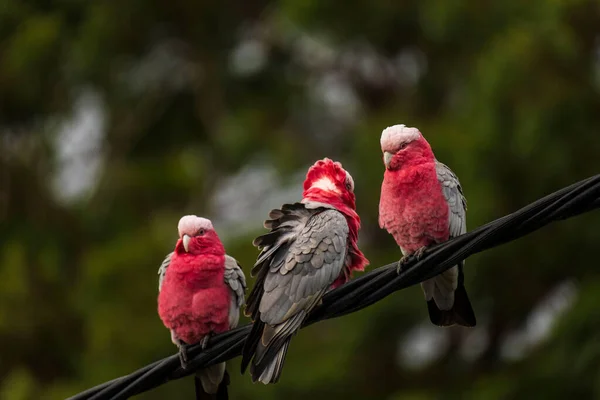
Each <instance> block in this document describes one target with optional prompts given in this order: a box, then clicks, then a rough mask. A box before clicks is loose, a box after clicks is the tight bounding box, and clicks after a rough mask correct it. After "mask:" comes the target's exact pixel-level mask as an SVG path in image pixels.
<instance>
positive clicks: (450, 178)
mask: <svg viewBox="0 0 600 400" xmlns="http://www.w3.org/2000/svg"><path fill="white" fill-rule="evenodd" d="M381 150H382V152H383V162H384V164H385V173H384V176H383V184H382V185H381V198H380V201H379V225H380V227H381V228H382V229H383V228H385V229H386V230H387V231H388V232H389V233H390V234H391V235H392V236H393V237H394V239H395V240H396V243H397V244H398V246H400V250H401V251H402V254H403V256H404V258H403V260H406V259H407V258H406V257H407V256H408V255H413V254H414V255H415V256H417V257H418V258H420V257H421V256H422V254H423V251H424V250H425V248H426V247H427V246H430V245H433V244H436V243H440V242H445V241H447V240H448V239H449V238H453V237H456V236H459V235H461V234H463V233H465V232H466V231H467V225H466V211H467V202H466V199H465V197H464V196H463V192H462V188H461V186H460V182H459V181H458V178H457V177H456V175H455V174H454V173H453V172H452V171H451V170H450V168H448V167H447V166H446V165H444V164H442V163H441V162H439V161H437V160H436V159H435V156H434V155H433V151H432V150H431V146H430V145H429V143H428V142H427V140H425V138H424V137H423V135H422V134H421V132H420V131H419V130H418V129H417V128H409V127H406V126H404V125H394V126H391V127H388V128H386V129H384V130H383V132H382V134H381ZM403 260H401V264H403ZM463 266H464V261H461V262H460V263H459V264H458V265H456V266H454V267H452V268H450V269H448V270H447V271H445V272H443V273H442V274H440V275H438V276H436V277H433V278H431V279H429V280H426V281H425V282H423V283H422V284H421V287H422V289H423V292H424V294H425V300H427V308H428V311H429V319H430V320H431V322H432V323H434V324H435V325H439V326H450V325H454V324H458V325H463V326H475V323H476V321H475V313H474V312H473V308H472V307H471V303H470V301H469V297H468V296H467V292H466V290H465V287H464V283H463V281H464V275H463Z"/></svg>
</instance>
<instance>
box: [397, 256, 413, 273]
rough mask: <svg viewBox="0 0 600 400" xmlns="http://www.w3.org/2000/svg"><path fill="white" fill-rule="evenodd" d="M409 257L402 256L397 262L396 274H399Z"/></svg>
mask: <svg viewBox="0 0 600 400" xmlns="http://www.w3.org/2000/svg"><path fill="white" fill-rule="evenodd" d="M409 258H410V257H409V256H404V257H402V258H401V259H400V261H398V266H397V267H396V273H398V274H400V272H401V271H402V269H403V268H404V266H405V265H406V264H407V263H408V259H409Z"/></svg>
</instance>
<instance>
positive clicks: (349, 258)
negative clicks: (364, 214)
mask: <svg viewBox="0 0 600 400" xmlns="http://www.w3.org/2000/svg"><path fill="white" fill-rule="evenodd" d="M269 218H270V219H268V220H267V221H265V223H264V226H265V228H267V229H270V230H271V231H270V232H269V233H267V234H265V235H262V236H259V237H257V238H256V239H254V242H253V244H254V245H255V246H257V247H258V248H259V249H260V250H261V252H260V254H259V256H258V259H257V261H256V264H255V265H254V268H253V269H252V276H255V275H256V276H257V278H256V283H255V285H254V287H253V289H252V291H251V293H250V295H249V296H248V301H247V306H246V314H247V315H250V316H252V319H253V320H254V324H253V326H252V330H251V332H250V335H249V336H248V338H247V340H246V343H245V345H244V350H243V352H242V373H243V372H244V371H245V369H246V367H247V366H248V364H250V363H251V366H250V373H251V374H252V381H253V382H256V381H257V380H258V381H260V382H262V383H264V384H268V383H275V382H277V381H278V379H279V377H280V374H281V370H282V368H283V362H284V359H285V354H286V352H287V349H288V346H289V343H290V340H291V338H292V336H293V335H294V334H295V333H296V331H297V330H298V329H299V328H300V326H301V325H302V322H303V321H304V320H305V319H306V317H307V316H308V315H309V313H310V312H311V310H312V309H313V308H314V307H315V306H316V305H318V304H319V302H320V301H321V297H322V296H323V295H324V294H325V293H326V292H327V291H328V290H329V289H330V288H333V287H336V286H339V285H341V284H343V283H345V282H346V281H348V280H349V279H350V277H351V274H352V271H362V270H364V268H365V266H366V265H368V261H367V259H366V258H365V257H364V255H363V254H362V252H361V251H360V250H359V248H358V245H357V240H358V230H359V228H360V218H359V216H358V214H357V213H356V206H355V197H354V181H353V179H352V176H350V174H349V173H348V172H346V171H345V170H344V169H343V168H342V165H341V164H340V163H339V162H333V161H332V160H330V159H328V158H325V159H323V160H320V161H317V162H316V163H315V164H314V165H313V166H312V167H310V169H309V170H308V173H307V175H306V180H305V181H304V193H303V198H302V201H301V202H300V203H294V204H284V205H283V206H282V207H281V209H276V210H272V211H271V212H270V213H269Z"/></svg>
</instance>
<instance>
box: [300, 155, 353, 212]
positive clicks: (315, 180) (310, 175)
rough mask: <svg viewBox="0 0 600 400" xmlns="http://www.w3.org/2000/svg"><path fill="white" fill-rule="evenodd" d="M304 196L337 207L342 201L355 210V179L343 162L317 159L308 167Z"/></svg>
mask: <svg viewBox="0 0 600 400" xmlns="http://www.w3.org/2000/svg"><path fill="white" fill-rule="evenodd" d="M302 197H303V198H304V199H306V200H309V201H316V202H321V203H327V204H331V205H334V206H336V208H339V207H337V205H338V203H342V204H343V205H345V206H346V207H349V208H350V209H352V210H354V209H355V208H356V198H355V196H354V179H352V175H350V173H349V172H348V171H346V170H345V169H344V168H343V167H342V164H341V163H339V162H337V161H332V160H330V159H329V158H324V159H322V160H319V161H317V162H316V163H314V164H313V166H311V167H310V168H309V169H308V172H307V173H306V179H305V180H304V193H303V195H302Z"/></svg>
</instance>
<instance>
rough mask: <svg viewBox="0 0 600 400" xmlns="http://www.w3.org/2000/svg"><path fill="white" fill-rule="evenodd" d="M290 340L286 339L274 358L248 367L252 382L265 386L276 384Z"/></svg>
mask: <svg viewBox="0 0 600 400" xmlns="http://www.w3.org/2000/svg"><path fill="white" fill-rule="evenodd" d="M290 340H291V337H287V338H286V340H285V342H284V343H283V344H282V345H281V347H280V348H279V350H278V351H277V354H276V355H275V356H274V357H268V358H267V357H265V358H263V359H262V360H261V361H260V362H259V363H257V364H254V363H253V364H252V365H251V366H250V373H251V375H252V381H253V382H256V381H259V382H262V383H264V384H265V385H267V384H269V383H277V382H278V381H279V377H280V376H281V371H282V369H283V363H284V361H285V356H286V354H287V350H288V347H289V345H290Z"/></svg>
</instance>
